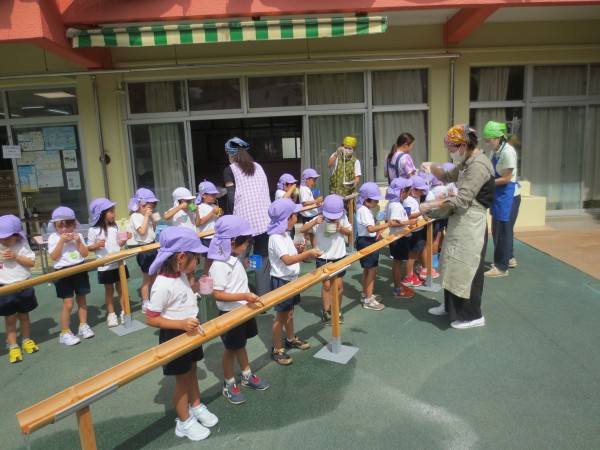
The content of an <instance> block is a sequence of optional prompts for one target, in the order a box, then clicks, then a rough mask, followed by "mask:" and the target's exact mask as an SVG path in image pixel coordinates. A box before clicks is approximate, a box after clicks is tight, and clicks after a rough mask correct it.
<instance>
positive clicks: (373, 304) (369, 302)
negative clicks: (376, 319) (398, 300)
mask: <svg viewBox="0 0 600 450" xmlns="http://www.w3.org/2000/svg"><path fill="white" fill-rule="evenodd" d="M362 306H363V308H365V309H371V310H373V311H381V310H382V309H384V308H385V305H382V304H381V303H379V302H378V301H377V300H375V297H374V296H373V297H371V298H369V299H365V302H364V303H363V305H362Z"/></svg>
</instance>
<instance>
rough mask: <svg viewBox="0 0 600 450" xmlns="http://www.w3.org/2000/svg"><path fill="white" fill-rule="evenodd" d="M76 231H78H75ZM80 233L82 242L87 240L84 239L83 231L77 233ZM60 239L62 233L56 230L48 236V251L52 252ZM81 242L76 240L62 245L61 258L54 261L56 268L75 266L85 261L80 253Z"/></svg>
mask: <svg viewBox="0 0 600 450" xmlns="http://www.w3.org/2000/svg"><path fill="white" fill-rule="evenodd" d="M74 233H76V231H75V232H74ZM77 234H78V235H79V239H80V240H81V242H85V241H84V240H83V236H82V235H81V233H77ZM59 239H60V234H58V233H56V232H54V233H52V234H51V235H50V236H49V237H48V253H52V252H53V251H54V249H55V248H56V246H57V245H58V240H59ZM78 247H79V243H78V242H77V241H75V240H72V241H69V242H65V243H64V244H63V247H62V253H61V254H60V258H58V259H57V260H56V261H54V268H55V269H63V268H64V267H70V266H74V265H76V264H79V263H82V262H83V261H84V258H83V256H81V253H79V249H78Z"/></svg>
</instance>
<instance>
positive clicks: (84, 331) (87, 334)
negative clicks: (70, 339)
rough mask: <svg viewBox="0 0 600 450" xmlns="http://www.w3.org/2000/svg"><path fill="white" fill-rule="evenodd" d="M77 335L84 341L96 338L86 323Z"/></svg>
mask: <svg viewBox="0 0 600 450" xmlns="http://www.w3.org/2000/svg"><path fill="white" fill-rule="evenodd" d="M77 334H78V335H79V336H81V337H82V338H84V339H90V338H93V337H94V336H96V335H95V334H94V332H93V331H92V329H91V328H90V326H89V325H88V324H87V323H84V324H83V325H81V326H80V327H79V331H78V332H77Z"/></svg>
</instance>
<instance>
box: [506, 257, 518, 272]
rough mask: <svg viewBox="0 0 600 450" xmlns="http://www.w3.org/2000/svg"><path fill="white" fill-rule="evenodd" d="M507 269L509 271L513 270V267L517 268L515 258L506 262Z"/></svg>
mask: <svg viewBox="0 0 600 450" xmlns="http://www.w3.org/2000/svg"><path fill="white" fill-rule="evenodd" d="M508 267H509V268H511V269H514V268H515V267H517V260H516V259H515V258H510V259H509V260H508Z"/></svg>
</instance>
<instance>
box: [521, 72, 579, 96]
mask: <svg viewBox="0 0 600 450" xmlns="http://www.w3.org/2000/svg"><path fill="white" fill-rule="evenodd" d="M586 78H587V67H586V66H538V67H535V68H534V70H533V96H534V97H549V96H552V97H555V96H568V95H585V83H586Z"/></svg>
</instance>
